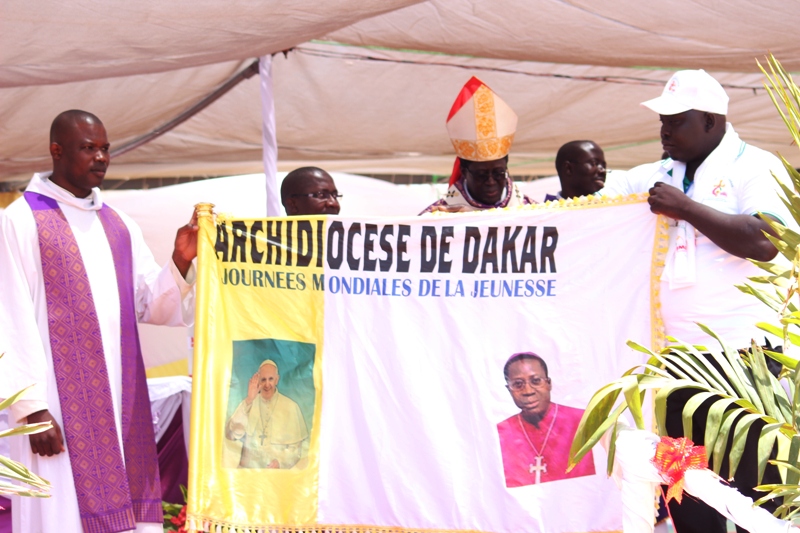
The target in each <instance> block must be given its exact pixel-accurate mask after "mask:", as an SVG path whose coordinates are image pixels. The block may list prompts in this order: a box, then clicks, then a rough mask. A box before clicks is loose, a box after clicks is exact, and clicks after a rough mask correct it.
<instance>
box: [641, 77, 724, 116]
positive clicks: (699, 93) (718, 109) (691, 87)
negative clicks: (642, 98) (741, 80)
mask: <svg viewBox="0 0 800 533" xmlns="http://www.w3.org/2000/svg"><path fill="white" fill-rule="evenodd" d="M641 105H643V106H645V107H646V108H648V109H652V110H653V111H655V112H656V113H658V114H659V115H677V114H678V113H683V112H685V111H689V110H690V109H696V110H697V111H706V112H708V113H715V114H717V115H727V114H728V95H727V94H726V93H725V89H723V88H722V85H720V84H719V82H718V81H717V80H715V79H714V78H712V77H711V75H710V74H709V73H708V72H706V71H705V70H702V69H701V70H681V71H678V72H676V73H675V74H673V75H672V77H671V78H670V80H669V81H668V82H667V85H666V86H665V87H664V91H663V92H662V93H661V96H659V97H658V98H653V99H652V100H648V101H646V102H642V104H641Z"/></svg>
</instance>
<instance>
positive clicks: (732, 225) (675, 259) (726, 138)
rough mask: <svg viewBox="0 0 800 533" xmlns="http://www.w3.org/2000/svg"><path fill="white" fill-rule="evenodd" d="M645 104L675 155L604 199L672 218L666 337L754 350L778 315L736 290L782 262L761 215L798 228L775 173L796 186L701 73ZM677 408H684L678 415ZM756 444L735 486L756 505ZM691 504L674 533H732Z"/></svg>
mask: <svg viewBox="0 0 800 533" xmlns="http://www.w3.org/2000/svg"><path fill="white" fill-rule="evenodd" d="M642 105H643V106H644V107H647V108H648V109H651V110H653V111H655V112H656V113H658V114H659V116H660V119H661V144H662V145H663V148H664V151H665V152H666V154H667V155H668V156H669V157H667V158H666V159H664V160H663V161H657V162H655V163H649V164H646V165H641V166H639V167H636V168H634V169H631V170H630V171H629V172H628V173H627V174H626V175H625V176H624V177H623V178H622V179H618V180H616V181H615V182H614V183H611V184H608V185H607V186H606V188H605V189H604V192H605V193H606V196H613V195H615V194H632V193H642V192H648V191H649V193H650V197H649V198H648V203H649V204H650V210H651V211H652V212H653V213H655V214H659V215H664V216H666V217H668V220H669V222H670V227H669V238H670V241H669V249H668V253H667V257H666V261H665V265H664V271H663V274H662V275H661V290H660V296H661V310H662V316H663V320H664V327H665V330H666V333H667V335H670V336H673V337H675V338H677V339H678V340H680V341H681V342H686V343H691V344H700V345H705V346H708V347H710V348H711V349H715V348H714V347H715V346H716V341H714V340H713V339H712V338H710V337H709V336H707V335H706V334H704V333H703V332H702V331H701V330H700V328H699V327H697V325H696V324H695V323H696V322H700V323H703V324H705V325H707V326H709V327H710V328H711V329H712V330H713V331H714V332H716V333H717V334H718V335H719V336H720V338H721V339H723V340H724V341H725V342H726V343H727V344H729V345H731V346H733V347H735V348H743V347H749V346H750V342H751V339H763V338H764V334H763V332H761V331H760V330H759V329H758V328H756V326H755V324H756V323H757V322H770V321H773V320H774V318H775V317H774V316H773V315H774V313H772V312H771V310H770V309H769V308H768V307H767V306H766V305H764V304H763V303H761V302H759V301H758V300H757V299H756V298H754V297H753V296H750V295H747V294H744V293H742V292H741V291H739V290H737V289H736V288H735V287H734V285H736V284H743V283H746V282H747V278H748V277H749V276H756V275H761V274H762V271H761V270H760V269H758V268H757V267H756V266H754V265H753V264H752V263H750V262H749V261H748V260H747V258H752V259H756V260H759V261H770V260H772V259H773V258H774V257H775V256H776V255H777V250H776V248H775V247H774V246H773V245H772V243H771V242H770V241H769V240H768V239H767V238H766V236H765V235H764V233H763V232H764V231H767V232H769V233H773V232H772V230H771V229H770V228H769V226H768V224H767V223H766V222H765V221H764V220H763V217H770V218H773V219H775V220H777V221H779V222H781V223H783V224H792V225H794V221H793V220H792V217H791V215H790V214H789V213H788V211H787V209H786V207H785V206H784V205H783V203H782V202H781V200H780V199H779V197H778V194H777V192H778V190H779V186H778V184H777V182H776V181H775V179H774V178H773V177H772V173H773V172H774V173H775V175H776V176H778V177H779V178H780V179H781V180H782V181H784V183H786V184H787V185H789V186H791V185H790V183H791V182H790V179H789V176H788V174H787V173H786V170H785V169H784V167H783V165H782V163H781V161H780V160H779V159H778V158H777V157H775V156H774V155H772V154H770V153H768V152H765V151H764V150H761V149H759V148H756V147H754V146H752V145H749V144H746V143H745V142H744V141H742V140H741V139H740V138H739V136H738V135H737V134H736V132H735V131H734V130H733V127H732V126H731V125H730V124H729V123H727V122H726V118H725V115H726V114H727V112H728V95H727V94H726V93H725V90H724V89H723V88H722V86H721V85H720V84H719V82H717V80H715V79H714V78H713V77H711V76H710V75H709V74H708V73H706V72H705V71H703V70H683V71H680V72H676V73H675V74H674V75H673V76H672V78H671V79H670V80H669V81H668V82H667V85H666V86H665V87H664V91H663V92H662V93H661V96H659V97H658V98H654V99H652V100H648V101H646V102H643V103H642ZM759 344H761V343H759ZM716 349H718V348H716ZM686 399H687V398H683V399H679V398H677V397H676V398H675V400H674V403H673V397H672V396H671V397H670V401H671V402H670V404H669V405H668V411H670V413H671V414H672V415H673V416H670V413H668V415H667V431H668V433H669V435H670V436H673V437H674V436H682V432H683V427H682V421H681V411H682V406H683V403H685V401H683V403H682V400H686ZM704 405H705V404H704ZM675 406H677V408H678V410H677V411H676V412H673V411H675V408H676V407H675ZM706 412H707V408H706ZM694 418H695V420H696V422H695V425H694V436H698V435H699V438H696V439H695V440H700V441H701V442H700V443H701V444H702V435H703V434H704V429H703V428H698V423H697V419H698V417H697V416H695V417H694ZM702 418H703V421H704V420H705V417H702ZM704 425H705V424H703V426H704ZM755 426H756V424H753V428H755ZM759 429H760V428H759ZM751 431H752V430H751ZM750 441H751V439H750V438H749V437H748V439H747V444H746V445H745V453H744V458H743V459H742V461H741V463H740V466H739V469H738V470H737V471H736V474H735V477H734V483H733V484H734V485H735V486H736V487H737V488H738V489H739V490H740V491H741V492H743V493H744V494H745V495H747V496H750V497H753V499H757V498H758V497H760V495H758V496H756V493H755V492H754V491H752V487H753V486H755V485H756V477H757V460H755V459H753V457H755V455H752V454H754V453H756V452H755V451H754V450H755V449H757V448H755V449H754V450H750V451H749V452H748V446H749V447H751V448H752V447H753V445H755V446H757V435H756V439H755V441H754V442H750ZM723 466H724V465H723ZM725 468H727V467H725ZM765 482H767V481H766V478H765ZM687 500H690V499H686V498H685V499H684V503H682V504H681V505H672V504H670V509H671V511H672V516H673V519H674V521H675V524H676V526H675V529H676V532H677V533H693V532H698V533H699V532H703V533H714V532H717V531H719V532H720V533H724V532H725V531H726V529H725V521H724V519H722V518H721V516H720V515H718V514H717V513H716V512H715V511H713V510H711V509H709V508H707V507H706V508H705V511H704V510H703V509H695V508H693V507H696V506H698V505H699V506H700V507H703V506H704V504H702V502H699V503H698V502H691V501H690V502H688V503H687ZM690 508H691V509H690ZM710 513H713V515H710Z"/></svg>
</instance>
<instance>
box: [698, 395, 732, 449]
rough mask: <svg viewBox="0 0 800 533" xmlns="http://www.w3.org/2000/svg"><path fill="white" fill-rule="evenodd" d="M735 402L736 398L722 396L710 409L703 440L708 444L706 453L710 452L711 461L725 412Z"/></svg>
mask: <svg viewBox="0 0 800 533" xmlns="http://www.w3.org/2000/svg"><path fill="white" fill-rule="evenodd" d="M735 403H736V399H735V398H721V399H719V400H717V401H716V402H714V403H713V404H712V405H711V407H710V408H709V409H708V414H707V415H706V433H705V437H704V439H703V442H704V443H705V446H706V453H707V454H708V459H709V461H710V460H711V456H712V455H713V454H714V444H715V443H716V442H717V435H719V429H720V427H721V426H722V421H723V420H724V416H725V412H726V411H727V410H728V408H730V406H731V405H734V404H735Z"/></svg>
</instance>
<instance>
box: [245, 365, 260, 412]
mask: <svg viewBox="0 0 800 533" xmlns="http://www.w3.org/2000/svg"><path fill="white" fill-rule="evenodd" d="M256 396H258V372H256V373H255V374H253V377H252V378H250V382H249V383H248V384H247V398H246V401H247V405H250V404H252V403H253V400H255V399H256Z"/></svg>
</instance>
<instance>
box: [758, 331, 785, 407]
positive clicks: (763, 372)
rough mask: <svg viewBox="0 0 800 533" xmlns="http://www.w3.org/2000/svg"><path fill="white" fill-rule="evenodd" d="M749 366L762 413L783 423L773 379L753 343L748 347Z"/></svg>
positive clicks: (760, 352) (760, 353)
mask: <svg viewBox="0 0 800 533" xmlns="http://www.w3.org/2000/svg"><path fill="white" fill-rule="evenodd" d="M750 364H751V371H752V373H753V379H754V381H755V388H756V391H757V393H758V397H759V399H760V400H761V403H762V404H763V405H764V411H763V412H764V413H765V414H767V415H769V416H771V417H773V418H775V419H777V420H781V421H785V420H784V418H783V413H781V411H780V409H779V408H778V405H777V404H776V403H775V389H774V388H773V386H772V380H774V379H775V378H774V377H773V376H772V374H770V372H769V369H768V368H767V361H766V359H764V353H763V352H762V351H761V348H760V347H759V346H758V345H757V344H756V343H755V342H753V345H752V346H751V347H750Z"/></svg>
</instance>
